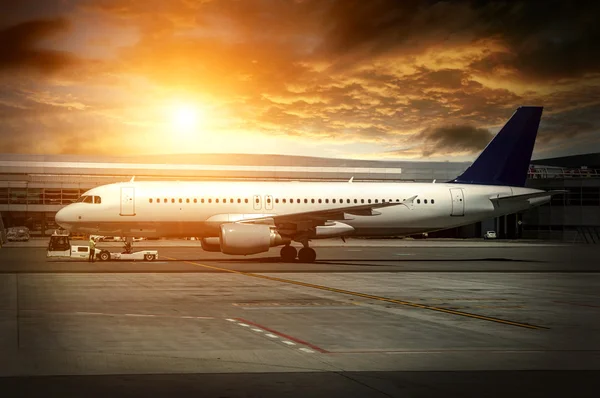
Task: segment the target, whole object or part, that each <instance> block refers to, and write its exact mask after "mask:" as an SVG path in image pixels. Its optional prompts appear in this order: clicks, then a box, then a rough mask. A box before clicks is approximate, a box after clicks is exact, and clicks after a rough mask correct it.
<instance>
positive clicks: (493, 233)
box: [483, 231, 497, 239]
mask: <svg viewBox="0 0 600 398" xmlns="http://www.w3.org/2000/svg"><path fill="white" fill-rule="evenodd" d="M496 237H497V236H496V231H486V233H485V234H483V239H496Z"/></svg>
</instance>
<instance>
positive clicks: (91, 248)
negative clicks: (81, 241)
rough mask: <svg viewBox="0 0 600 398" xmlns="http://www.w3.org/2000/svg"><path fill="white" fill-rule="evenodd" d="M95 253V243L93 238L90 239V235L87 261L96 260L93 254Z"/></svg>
mask: <svg viewBox="0 0 600 398" xmlns="http://www.w3.org/2000/svg"><path fill="white" fill-rule="evenodd" d="M95 253H96V243H95V242H94V239H92V237H91V236H90V257H89V258H88V262H90V261H91V262H94V261H96V256H95V255H94V254H95Z"/></svg>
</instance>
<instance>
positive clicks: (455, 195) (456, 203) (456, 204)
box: [450, 188, 465, 216]
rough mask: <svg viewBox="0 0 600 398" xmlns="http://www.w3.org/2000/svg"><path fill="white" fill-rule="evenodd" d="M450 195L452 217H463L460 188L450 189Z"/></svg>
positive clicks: (462, 201)
mask: <svg viewBox="0 0 600 398" xmlns="http://www.w3.org/2000/svg"><path fill="white" fill-rule="evenodd" d="M450 195H451V196H452V215H453V216H464V215H465V196H464V193H463V190H462V189H461V188H451V189H450Z"/></svg>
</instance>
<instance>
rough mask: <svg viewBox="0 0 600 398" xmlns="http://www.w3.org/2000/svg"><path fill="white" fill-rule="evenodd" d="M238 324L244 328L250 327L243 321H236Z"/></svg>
mask: <svg viewBox="0 0 600 398" xmlns="http://www.w3.org/2000/svg"><path fill="white" fill-rule="evenodd" d="M238 325H240V326H243V327H245V328H249V327H250V325H246V324H245V323H238Z"/></svg>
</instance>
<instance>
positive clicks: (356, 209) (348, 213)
mask: <svg viewBox="0 0 600 398" xmlns="http://www.w3.org/2000/svg"><path fill="white" fill-rule="evenodd" d="M417 196H418V195H415V196H413V197H410V198H408V199H405V200H403V201H402V202H383V203H369V204H360V205H353V206H344V207H336V208H335V209H325V210H316V211H315V210H313V211H306V212H299V213H287V214H278V215H276V214H273V215H268V216H264V215H261V216H259V217H245V218H243V219H241V220H238V221H237V222H243V223H256V224H259V223H260V224H263V223H273V224H274V225H279V224H304V223H308V224H312V226H315V225H322V224H324V223H325V222H326V221H333V220H347V219H349V218H350V217H352V216H353V215H356V216H376V215H379V214H381V213H379V212H377V211H376V209H381V208H384V207H392V206H406V207H408V208H409V209H412V208H413V202H414V200H415V199H416V197H417Z"/></svg>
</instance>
